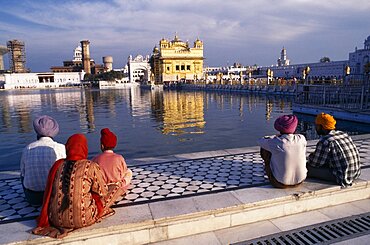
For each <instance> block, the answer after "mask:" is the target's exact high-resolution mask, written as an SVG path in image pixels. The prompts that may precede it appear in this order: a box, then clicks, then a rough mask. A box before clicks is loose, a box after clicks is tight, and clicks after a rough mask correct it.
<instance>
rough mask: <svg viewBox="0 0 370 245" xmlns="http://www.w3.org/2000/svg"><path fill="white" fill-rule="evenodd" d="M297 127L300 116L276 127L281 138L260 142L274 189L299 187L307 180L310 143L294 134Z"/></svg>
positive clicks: (281, 121)
mask: <svg viewBox="0 0 370 245" xmlns="http://www.w3.org/2000/svg"><path fill="white" fill-rule="evenodd" d="M297 125H298V119H297V117H296V116H294V115H283V116H280V117H279V118H277V119H276V121H275V124H274V127H275V129H276V130H277V131H279V132H280V134H279V135H276V136H267V137H263V138H261V139H259V140H258V144H259V145H260V146H261V156H262V159H263V160H264V161H265V171H266V174H267V176H268V178H269V180H270V183H271V184H272V185H273V186H274V187H277V188H289V187H295V186H298V185H299V184H301V183H302V182H303V181H304V180H305V179H306V176H307V168H306V145H307V142H306V139H305V137H304V136H303V135H301V134H294V132H295V130H296V128H297Z"/></svg>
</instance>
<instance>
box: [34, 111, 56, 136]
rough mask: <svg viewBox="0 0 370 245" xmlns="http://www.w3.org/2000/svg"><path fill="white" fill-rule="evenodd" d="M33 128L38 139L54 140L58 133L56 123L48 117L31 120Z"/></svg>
mask: <svg viewBox="0 0 370 245" xmlns="http://www.w3.org/2000/svg"><path fill="white" fill-rule="evenodd" d="M33 128H34V129H35V132H36V133H37V135H38V136H39V137H51V138H54V137H55V136H56V135H57V134H58V132H59V125H58V123H57V121H56V120H55V119H54V118H52V117H49V116H46V115H44V116H40V117H38V118H36V119H35V120H33Z"/></svg>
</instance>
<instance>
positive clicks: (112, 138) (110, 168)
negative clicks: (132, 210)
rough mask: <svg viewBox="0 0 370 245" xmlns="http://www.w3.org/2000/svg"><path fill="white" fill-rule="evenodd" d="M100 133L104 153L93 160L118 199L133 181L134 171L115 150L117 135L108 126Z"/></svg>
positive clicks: (110, 191)
mask: <svg viewBox="0 0 370 245" xmlns="http://www.w3.org/2000/svg"><path fill="white" fill-rule="evenodd" d="M100 134H101V137H100V148H101V150H102V152H103V153H101V154H99V155H97V156H96V157H94V158H93V159H92V161H94V162H96V163H98V164H99V166H100V169H101V171H102V173H103V178H104V181H105V183H106V184H107V185H108V189H109V193H111V195H112V199H114V200H116V201H118V200H119V199H120V198H122V196H123V195H124V194H125V192H126V189H127V187H128V186H129V184H130V182H131V179H132V171H131V170H130V169H129V168H127V165H126V161H125V159H124V158H123V156H122V155H120V154H117V153H114V152H113V149H114V148H115V147H116V145H117V136H116V135H115V134H114V133H113V132H111V131H110V130H109V129H108V128H103V129H102V130H101V132H100Z"/></svg>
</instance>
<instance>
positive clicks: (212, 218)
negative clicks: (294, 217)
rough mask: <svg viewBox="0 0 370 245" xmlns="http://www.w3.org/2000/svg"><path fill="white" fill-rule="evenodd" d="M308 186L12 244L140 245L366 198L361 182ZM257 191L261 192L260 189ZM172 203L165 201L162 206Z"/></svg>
mask: <svg viewBox="0 0 370 245" xmlns="http://www.w3.org/2000/svg"><path fill="white" fill-rule="evenodd" d="M310 185H311V190H308V189H306V190H307V191H304V192H297V191H294V190H293V191H290V193H289V191H288V193H287V195H285V196H281V197H278V198H274V199H267V200H261V201H255V202H244V203H241V204H237V205H231V206H228V207H224V208H219V209H210V210H205V211H197V212H191V213H188V214H178V215H172V216H169V217H162V218H152V219H151V220H150V219H149V220H144V221H140V222H136V223H135V222H133V223H128V224H118V225H113V226H110V227H102V228H97V227H95V228H94V227H90V228H86V229H81V230H79V231H76V232H73V233H71V234H70V235H69V236H68V237H66V238H65V239H62V240H55V239H51V238H45V237H42V238H36V239H33V240H28V241H22V242H16V243H13V244H40V243H42V244H61V243H63V244H76V243H78V244H89V245H90V244H107V243H109V244H125V243H127V244H143V243H150V242H158V241H163V240H167V239H174V238H179V237H183V236H190V235H195V234H199V233H203V232H209V231H215V230H218V229H224V228H230V227H233V226H238V225H243V224H248V223H253V222H257V221H262V220H268V219H272V218H278V217H281V216H286V215H291V214H297V213H301V212H306V211H311V210H315V209H320V208H324V207H330V206H334V205H339V204H344V203H347V202H353V201H357V200H362V199H367V198H370V182H369V181H363V180H361V181H358V182H356V183H355V184H354V185H353V186H352V187H348V188H345V189H341V188H340V187H338V186H331V187H329V188H324V189H322V188H319V189H317V190H312V183H311V184H310ZM313 185H315V184H313ZM316 187H317V186H316ZM260 189H261V190H262V189H263V188H260ZM262 191H264V192H266V191H269V192H274V191H276V189H273V188H264V189H263V190H262ZM231 194H233V195H235V196H236V197H238V195H236V193H235V191H231ZM210 195H217V194H210ZM191 198H192V199H196V198H199V197H189V198H186V199H191ZM174 201H175V200H168V201H165V202H174ZM145 205H147V204H145ZM151 211H152V210H151ZM122 222H123V221H122ZM302 222H304V221H302Z"/></svg>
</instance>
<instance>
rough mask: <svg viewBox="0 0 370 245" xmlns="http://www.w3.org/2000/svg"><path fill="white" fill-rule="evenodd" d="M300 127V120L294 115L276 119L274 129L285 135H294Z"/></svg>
mask: <svg viewBox="0 0 370 245" xmlns="http://www.w3.org/2000/svg"><path fill="white" fill-rule="evenodd" d="M297 125H298V118H297V117H296V116H294V115H283V116H280V117H278V118H277V119H276V121H275V124H274V127H275V129H276V130H277V131H279V132H280V133H283V134H293V133H294V132H295V130H296V128H297Z"/></svg>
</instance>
